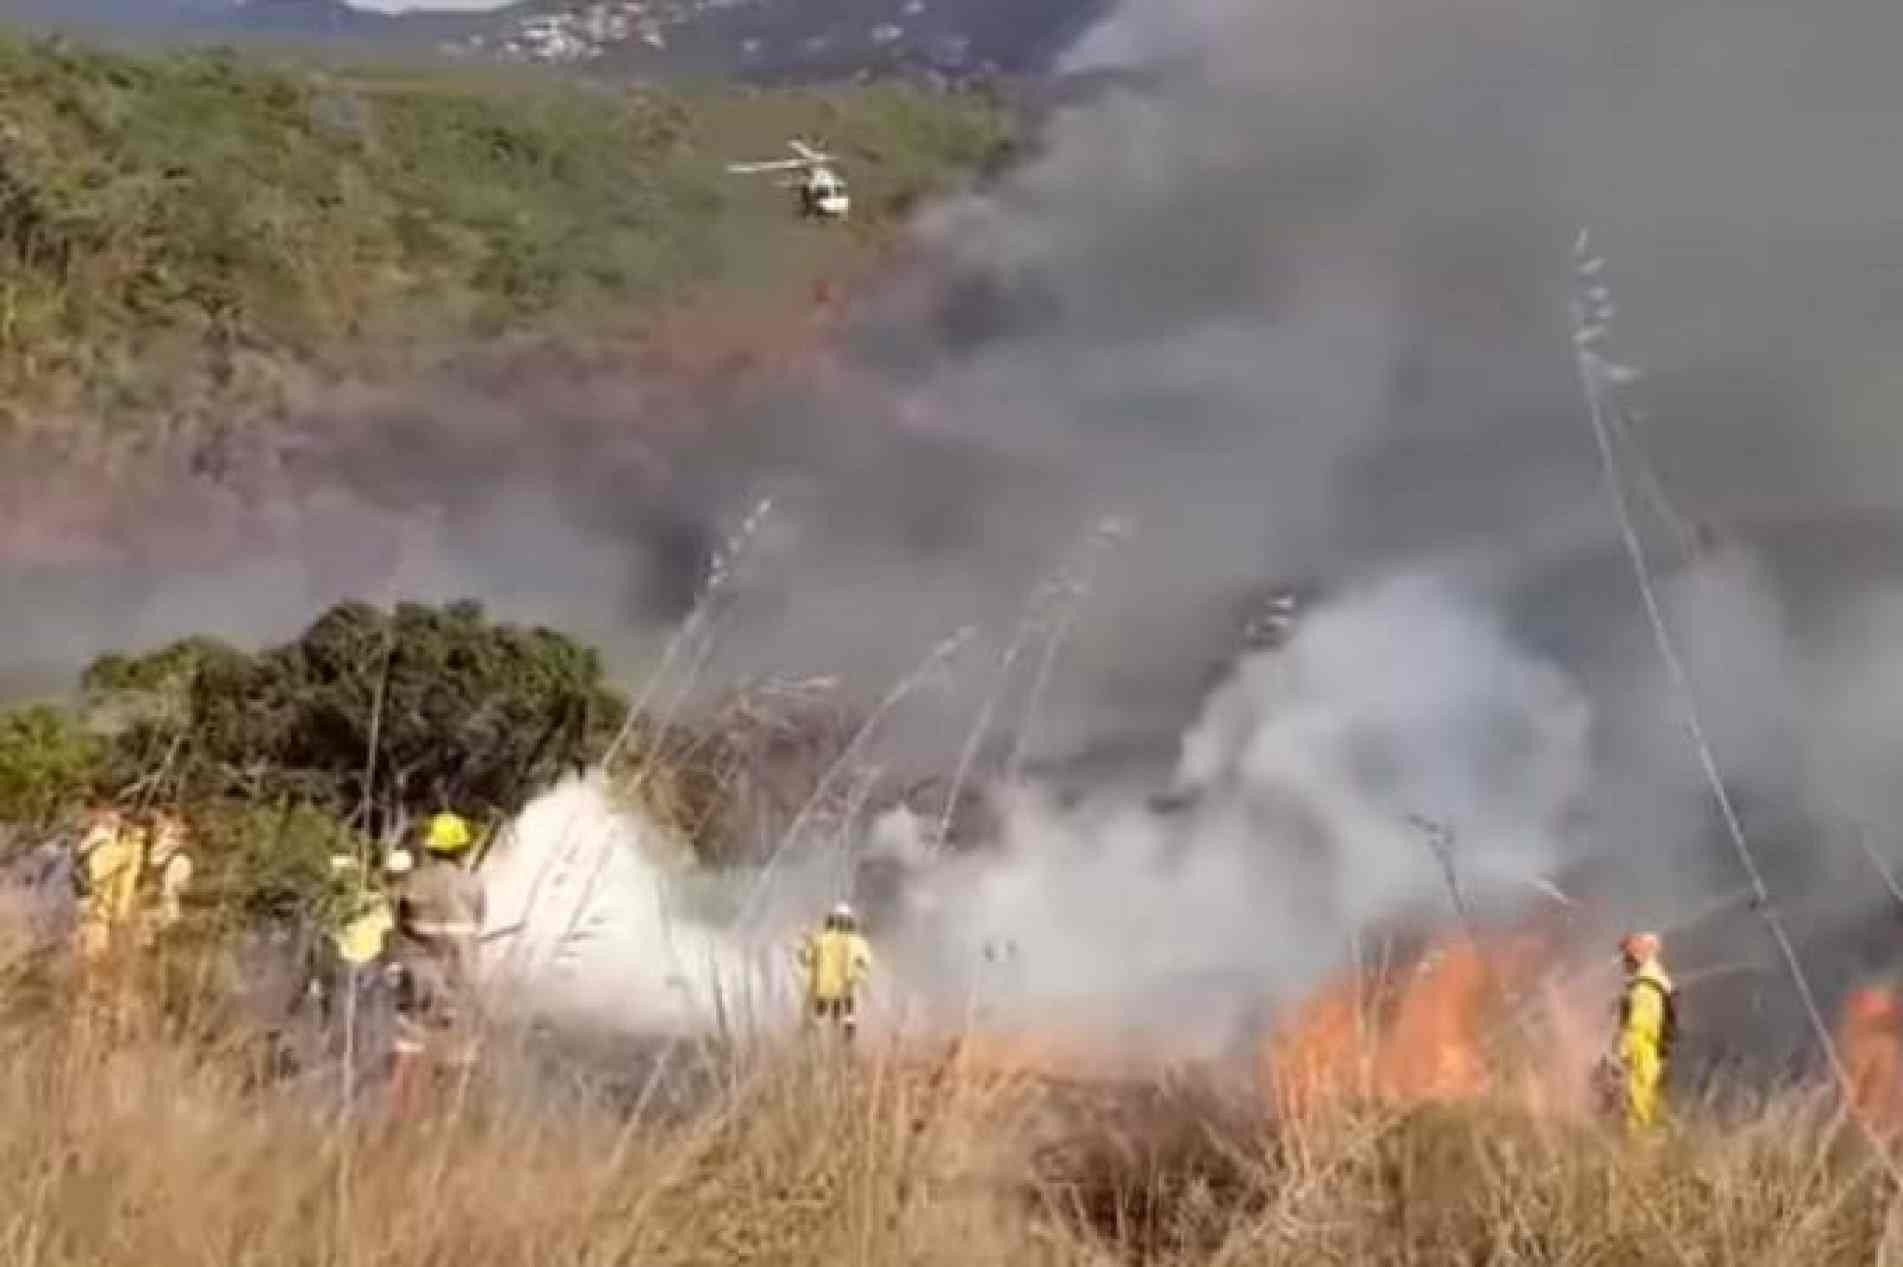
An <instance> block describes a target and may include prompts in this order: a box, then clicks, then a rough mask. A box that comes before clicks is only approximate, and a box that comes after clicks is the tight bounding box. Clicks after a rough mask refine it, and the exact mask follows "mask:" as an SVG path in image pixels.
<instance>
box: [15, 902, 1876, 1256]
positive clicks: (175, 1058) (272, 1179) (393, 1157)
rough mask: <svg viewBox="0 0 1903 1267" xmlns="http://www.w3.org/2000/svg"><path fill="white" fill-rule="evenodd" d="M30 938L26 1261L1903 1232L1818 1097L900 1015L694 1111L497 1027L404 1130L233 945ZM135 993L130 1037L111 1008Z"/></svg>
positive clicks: (1804, 1245) (1462, 1247)
mask: <svg viewBox="0 0 1903 1267" xmlns="http://www.w3.org/2000/svg"><path fill="white" fill-rule="evenodd" d="M19 930H20V925H19V924H18V922H17V921H9V923H8V924H7V932H8V934H9V937H8V945H7V946H6V947H5V949H4V952H0V953H4V954H5V956H6V957H5V959H4V966H3V967H0V987H4V995H3V997H4V998H5V999H6V1001H7V1007H6V1016H7V1024H6V1025H5V1026H4V1028H0V1048H3V1050H0V1055H3V1056H4V1061H3V1062H0V1193H4V1194H5V1198H6V1201H5V1215H4V1217H3V1218H0V1263H5V1264H19V1265H22V1267H24V1265H26V1264H35V1265H37V1267H65V1265H68V1264H72V1265H75V1267H76V1265H78V1264H82V1263H83V1264H88V1265H92V1267H101V1265H107V1264H126V1265H127V1267H132V1265H134V1264H136V1265H138V1267H148V1265H149V1264H153V1263H166V1264H205V1265H206V1267H229V1265H230V1264H234V1263H260V1264H262V1263H271V1264H285V1263H307V1264H345V1263H349V1264H382V1263H388V1264H399V1263H400V1264H404V1265H405V1267H428V1265H433V1264H442V1265H444V1267H448V1265H450V1264H454V1265H455V1267H486V1265H488V1264H495V1265H496V1267H501V1265H503V1264H519V1263H529V1262H533V1263H538V1264H550V1265H552V1264H611V1263H614V1264H620V1263H629V1264H631V1263H642V1264H681V1265H683V1267H685V1265H688V1264H696V1265H698V1264H708V1265H710V1267H711V1265H713V1264H729V1263H749V1262H751V1263H775V1264H815V1265H817V1264H827V1265H829V1267H837V1265H841V1264H864V1265H866V1267H886V1265H888V1264H899V1263H918V1264H946V1265H947V1267H952V1265H954V1264H955V1265H958V1267H965V1265H968V1264H1001V1265H1002V1264H1013V1265H1015V1264H1025V1265H1027V1267H1028V1265H1032V1264H1037V1265H1055V1264H1075V1265H1078V1267H1083V1265H1086V1264H1090V1265H1095V1264H1111V1263H1155V1264H1165V1263H1167V1264H1183V1265H1185V1267H1186V1265H1188V1264H1236V1265H1241V1264H1265V1265H1268V1267H1282V1265H1284V1264H1286V1265H1289V1267H1294V1265H1296V1264H1302V1265H1307V1264H1315V1263H1357V1264H1394V1265H1396V1267H1398V1265H1400V1264H1414V1263H1462V1264H1482V1263H1486V1264H1581V1265H1583V1264H1608V1265H1610V1264H1619V1265H1622V1267H1623V1265H1626V1264H1634V1265H1649V1264H1659V1265H1660V1267H1666V1265H1675V1267H1684V1265H1685V1264H1714V1265H1716V1264H1762V1265H1763V1267H1773V1265H1785V1264H1796V1263H1804V1264H1835V1263H1846V1264H1848V1263H1873V1262H1877V1263H1882V1262H1894V1261H1896V1258H1895V1255H1896V1253H1897V1252H1898V1249H1899V1246H1903V1240H1899V1239H1898V1232H1897V1228H1896V1227H1895V1226H1894V1225H1895V1223H1896V1213H1897V1209H1898V1205H1897V1202H1898V1194H1897V1192H1896V1189H1895V1186H1894V1185H1893V1183H1892V1182H1891V1181H1890V1180H1889V1179H1888V1177H1887V1172H1886V1171H1885V1169H1884V1167H1883V1166H1882V1165H1881V1164H1879V1162H1878V1161H1877V1159H1876V1158H1875V1157H1874V1155H1873V1154H1872V1153H1871V1152H1870V1151H1869V1149H1868V1147H1867V1146H1866V1144H1865V1143H1864V1142H1863V1141H1862V1139H1861V1137H1860V1136H1859V1135H1858V1133H1857V1132H1855V1131H1854V1130H1853V1129H1851V1128H1850V1127H1849V1126H1848V1125H1847V1124H1846V1123H1845V1121H1844V1120H1843V1118H1842V1116H1841V1115H1840V1114H1838V1113H1837V1112H1836V1111H1835V1107H1834V1105H1833V1103H1832V1102H1831V1100H1830V1099H1829V1097H1828V1096H1826V1095H1823V1094H1822V1093H1813V1092H1810V1091H1805V1090H1802V1089H1792V1090H1788V1091H1785V1092H1783V1093H1780V1094H1777V1095H1774V1096H1771V1097H1768V1098H1766V1099H1763V1100H1760V1101H1757V1102H1754V1103H1745V1104H1742V1105H1734V1107H1733V1108H1732V1109H1731V1110H1729V1111H1727V1112H1725V1113H1720V1112H1718V1111H1717V1110H1716V1109H1703V1108H1701V1107H1700V1106H1696V1105H1692V1106H1684V1109H1683V1112H1682V1114H1681V1123H1680V1125H1679V1127H1678V1128H1677V1129H1676V1130H1675V1131H1673V1132H1672V1133H1670V1134H1667V1135H1666V1136H1664V1137H1662V1138H1661V1139H1659V1140H1658V1141H1657V1142H1655V1143H1652V1144H1649V1145H1648V1144H1635V1143H1630V1142H1627V1141H1625V1140H1623V1139H1621V1138H1619V1137H1618V1136H1617V1135H1616V1134H1615V1133H1611V1132H1608V1131H1606V1130H1605V1129H1603V1128H1601V1127H1600V1126H1599V1125H1597V1124H1595V1123H1592V1122H1582V1121H1569V1120H1565V1119H1562V1118H1556V1117H1542V1116H1539V1115H1534V1114H1530V1113H1528V1112H1527V1111H1525V1110H1523V1109H1520V1108H1516V1107H1514V1106H1513V1104H1512V1103H1511V1102H1510V1101H1509V1100H1507V1099H1501V1100H1498V1101H1490V1100H1487V1099H1485V1098H1479V1099H1475V1100H1471V1101H1465V1102H1456V1103H1438V1104H1437V1103H1432V1102H1421V1103H1415V1104H1404V1105H1388V1106H1376V1105H1364V1106H1355V1105H1348V1104H1343V1105H1339V1106H1335V1107H1333V1108H1331V1109H1329V1110H1327V1111H1323V1112H1320V1113H1318V1114H1316V1115H1314V1116H1310V1117H1305V1118H1304V1119H1303V1120H1302V1121H1300V1122H1299V1123H1296V1124H1283V1125H1278V1124H1277V1123H1275V1122H1274V1121H1272V1120H1271V1118H1270V1116H1269V1115H1268V1114H1267V1113H1266V1112H1265V1111H1264V1110H1263V1108H1262V1101H1261V1099H1260V1098H1259V1097H1257V1096H1255V1095H1253V1094H1252V1092H1251V1091H1250V1089H1249V1088H1248V1087H1247V1086H1246V1085H1244V1084H1239V1083H1225V1082H1222V1081H1220V1080H1217V1079H1214V1078H1203V1077H1191V1076H1188V1075H1183V1076H1177V1077H1169V1076H1162V1075H1159V1076H1158V1077H1157V1078H1155V1079H1154V1080H1148V1081H1132V1082H1123V1083H1089V1082H1081V1081H1067V1080H1062V1079H1054V1078H1052V1077H1051V1076H1049V1074H1048V1072H1046V1073H1042V1074H1038V1075H1032V1074H1029V1073H1026V1072H1023V1071H1015V1070H1013V1069H1012V1068H1010V1067H1009V1066H1007V1065H1003V1064H996V1063H992V1064H979V1063H976V1062H974V1061H973V1060H971V1059H970V1058H969V1053H970V1051H971V1049H970V1048H968V1047H963V1048H961V1047H960V1046H959V1045H958V1044H955V1043H951V1044H947V1043H944V1042H937V1043H924V1042H918V1043H912V1044H900V1043H894V1042H889V1041H886V1040H884V1039H881V1038H879V1037H876V1036H870V1037H869V1038H867V1039H863V1040H862V1046H861V1047H860V1049H859V1051H858V1052H857V1054H856V1056H855V1057H854V1058H852V1059H851V1060H850V1061H842V1060H841V1059H840V1058H839V1056H838V1055H837V1053H836V1052H835V1051H833V1050H831V1049H829V1048H828V1047H827V1046H825V1045H824V1044H823V1043H821V1042H815V1041H814V1040H813V1039H812V1038H811V1037H810V1036H809V1037H808V1038H806V1039H793V1038H787V1039H780V1040H767V1041H762V1042H760V1043H759V1044H758V1045H756V1046H751V1047H746V1048H735V1047H732V1046H721V1045H717V1044H713V1043H707V1044H694V1043H689V1044H686V1045H684V1046H682V1047H680V1048H678V1049H677V1050H676V1051H675V1052H674V1053H673V1059H672V1062H671V1063H670V1064H669V1065H668V1066H667V1068H668V1069H669V1070H671V1072H670V1073H668V1074H667V1075H666V1077H667V1078H668V1079H669V1080H670V1085H671V1086H672V1087H673V1088H675V1089H676V1090H679V1089H681V1088H688V1089H690V1090H691V1094H690V1095H688V1096H687V1098H685V1099H682V1098H681V1097H679V1096H676V1097H674V1102H673V1103H672V1104H671V1105H669V1104H668V1100H669V1097H668V1096H665V1095H647V1096H645V1097H642V1096H635V1097H630V1096H628V1095H627V1094H626V1090H627V1084H628V1083H629V1081H630V1075H629V1072H628V1071H629V1070H631V1069H634V1068H635V1067H636V1065H635V1063H634V1061H633V1060H632V1059H630V1060H629V1061H628V1063H627V1068H625V1069H621V1070H615V1068H614V1063H613V1054H612V1052H610V1053H608V1058H607V1060H606V1061H604V1060H603V1059H602V1058H601V1055H600V1053H599V1052H597V1055H596V1057H595V1059H594V1060H593V1061H592V1062H587V1063H583V1062H576V1063H574V1064H572V1065H566V1066H565V1065H563V1064H561V1063H553V1064H551V1063H549V1062H547V1061H541V1062H531V1061H529V1060H527V1059H526V1058H525V1057H522V1056H520V1055H518V1054H516V1049H515V1048H513V1047H512V1046H510V1045H509V1044H507V1043H502V1042H498V1043H496V1044H494V1045H492V1048H491V1057H490V1059H489V1061H488V1062H487V1064H486V1065H485V1066H484V1067H483V1068H482V1069H481V1070H480V1072H479V1073H477V1074H476V1075H474V1076H473V1077H468V1078H465V1079H463V1080H461V1081H456V1080H453V1079H452V1080H449V1081H445V1082H444V1083H443V1084H441V1085H440V1086H439V1087H438V1088H437V1089H436V1093H435V1095H434V1097H433V1098H432V1099H430V1100H427V1101H424V1102H423V1103H422V1104H421V1105H420V1106H419V1109H418V1112H417V1113H416V1114H415V1116H412V1117H406V1118H402V1119H392V1118H390V1117H389V1116H387V1115H386V1114H385V1111H384V1107H385V1106H384V1105H383V1103H382V1102H381V1101H380V1100H378V1099H377V1098H376V1097H375V1096H371V1097H368V1098H366V1099H364V1100H362V1101H360V1102H359V1104H358V1107H357V1108H356V1110H355V1111H354V1112H352V1113H350V1114H344V1113H342V1112H340V1107H339V1103H338V1100H337V1098H336V1096H335V1094H334V1091H333V1089H332V1087H333V1085H334V1084H328V1083H325V1082H324V1081H322V1080H321V1079H308V1078H307V1079H304V1080H301V1081H279V1082H271V1081H268V1080H261V1078H260V1074H261V1072H262V1071H263V1069H264V1068H265V1064H266V1062H265V1061H264V1059H263V1058H262V1055H261V1053H262V1051H263V1046H262V1044H261V1042H260V1040H259V1034H258V1033H257V1031H256V1030H255V1029H254V1028H251V1027H250V1026H248V1025H247V1024H246V1023H244V1021H243V1020H242V1015H243V1014H242V1013H241V1012H240V1011H238V1010H235V1009H234V1008H232V1007H231V1006H229V1005H228V1002H225V1001H223V1000H222V996H221V993H220V991H221V990H222V989H223V988H224V987H223V986H222V985H221V984H220V983H221V982H225V981H228V980H230V979H234V975H233V974H234V972H235V966H234V965H232V964H230V963H221V964H214V965H212V966H211V968H209V969H207V968H206V966H205V965H204V964H200V963H196V962H193V961H189V960H186V961H181V962H176V963H173V964H172V965H170V971H168V972H165V973H163V974H161V975H159V976H155V975H151V974H150V973H149V972H148V971H146V970H143V969H138V968H134V969H132V970H131V971H130V973H129V975H128V976H126V977H124V978H122V981H144V982H146V984H147V988H146V989H145V990H143V991H142V992H138V993H125V994H115V993H113V987H112V986H110V985H108V986H107V987H105V988H104V989H103V990H102V993H101V994H100V995H99V996H98V997H100V998H104V999H117V1000H118V1002H119V1006H118V1008H117V1010H116V1011H109V1012H96V1013H86V1012H82V1011H80V1010H78V1009H77V1008H75V1007H74V1006H73V1005H72V1002H71V1001H72V1000H73V999H75V998H76V997H77V995H76V993H75V991H76V990H77V988H78V984H77V982H75V981H73V980H71V979H69V978H67V977H66V975H65V972H64V970H63V969H62V968H61V967H59V966H58V965H59V961H60V959H61V958H62V956H61V955H60V954H59V947H58V946H57V945H55V946H53V947H50V948H49V947H41V948H40V949H39V950H38V951H34V952H32V953H29V943H28V942H27V941H26V940H25V939H24V937H23V935H21V934H20V932H19ZM49 963H50V965H51V966H49ZM160 979H163V980H165V981H168V982H170V986H169V993H162V992H161V991H159V990H158V989H157V988H156V987H154V986H153V985H152V983H153V982H156V981H158V980H160ZM160 998H163V999H164V1000H165V1005H164V1006H163V1007H160V1006H155V1004H154V1001H155V1000H157V999H160ZM106 1015H112V1016H116V1017H117V1024H118V1025H119V1028H118V1029H116V1030H113V1031H111V1032H110V1033H108V1031H105V1030H102V1029H97V1028H93V1029H89V1028H88V1027H87V1025H86V1024H84V1023H82V1022H83V1021H84V1019H85V1018H86V1017H87V1016H93V1017H95V1018H96V1017H100V1016H106ZM102 1023H103V1022H100V1021H98V1020H95V1021H94V1024H95V1025H98V1024H102ZM604 1071H607V1072H610V1073H619V1075H620V1077H619V1079H618V1081H619V1083H620V1084H621V1086H620V1088H619V1090H611V1084H612V1083H615V1082H616V1081H617V1080H616V1079H615V1078H613V1077H604V1076H603V1073H604ZM632 1081H633V1082H634V1083H635V1084H637V1085H638V1086H643V1087H645V1086H646V1084H645V1082H644V1080H643V1078H642V1077H634V1078H633V1079H632ZM631 1099H632V1101H633V1103H632V1105H631ZM663 1105H666V1106H667V1107H657V1106H663Z"/></svg>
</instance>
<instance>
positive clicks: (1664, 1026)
mask: <svg viewBox="0 0 1903 1267" xmlns="http://www.w3.org/2000/svg"><path fill="white" fill-rule="evenodd" d="M1660 950H1661V947H1660V944H1659V938H1658V935H1657V934H1656V933H1629V934H1627V935H1626V936H1625V937H1623V938H1621V939H1620V942H1619V954H1620V956H1621V958H1622V959H1623V960H1624V961H1625V973H1626V980H1625V989H1624V990H1623V992H1622V993H1621V995H1620V998H1619V1045H1618V1068H1619V1072H1620V1074H1621V1076H1622V1078H1623V1082H1624V1108H1625V1122H1626V1127H1627V1129H1628V1130H1630V1131H1632V1132H1633V1133H1635V1134H1637V1133H1643V1132H1647V1131H1650V1130H1651V1129H1652V1128H1653V1127H1654V1126H1656V1125H1657V1124H1658V1122H1659V1119H1660V1115H1661V1110H1662V1109H1663V1107H1664V1105H1663V1101H1664V1087H1665V1075H1666V1071H1667V1069H1668V1068H1669V1066H1670V1062H1671V1056H1672V1047H1673V1044H1674V1042H1675V1041H1676V1039H1677V1035H1678V995H1677V991H1676V990H1675V989H1674V988H1673V986H1672V979H1671V978H1670V977H1669V976H1667V975H1666V974H1665V967H1664V965H1663V964H1662V963H1661V962H1660Z"/></svg>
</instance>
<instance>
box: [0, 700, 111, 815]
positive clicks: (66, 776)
mask: <svg viewBox="0 0 1903 1267" xmlns="http://www.w3.org/2000/svg"><path fill="white" fill-rule="evenodd" d="M105 755H106V752H105V745H104V744H103V743H102V742H101V741H100V740H99V739H98V738H97V737H96V736H94V735H91V734H89V733H87V732H86V731H85V730H84V729H83V728H82V727H81V726H80V724H79V723H78V721H77V720H76V719H75V718H74V717H73V716H72V715H70V714H69V713H66V712H63V711H61V710H59V709H56V708H52V707H48V706H45V705H36V706H34V707H31V708H24V709H20V710H18V711H15V712H10V713H0V823H11V824H14V825H17V826H25V827H29V828H35V829H38V828H44V827H47V826H49V825H51V824H52V822H53V820H54V819H56V818H57V817H58V816H59V815H60V814H61V813H62V812H64V811H66V810H69V809H71V808H73V807H74V806H75V805H77V804H78V803H80V802H81V801H83V800H85V799H86V798H87V797H89V796H91V795H92V794H93V793H94V791H95V789H96V786H97V784H98V782H99V780H100V778H101V776H102V774H103V772H104V763H105Z"/></svg>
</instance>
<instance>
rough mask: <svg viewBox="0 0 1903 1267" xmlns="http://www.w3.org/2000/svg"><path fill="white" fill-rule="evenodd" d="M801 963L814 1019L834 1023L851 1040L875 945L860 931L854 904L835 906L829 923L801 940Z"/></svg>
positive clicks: (870, 972) (829, 916) (856, 1026)
mask: <svg viewBox="0 0 1903 1267" xmlns="http://www.w3.org/2000/svg"><path fill="white" fill-rule="evenodd" d="M799 962H800V967H801V968H803V969H804V970H805V972H806V990H807V1000H808V1004H809V1008H810V1012H809V1015H810V1016H811V1018H812V1019H813V1020H815V1021H830V1022H832V1023H833V1024H835V1025H837V1026H839V1028H840V1029H841V1030H842V1031H843V1033H844V1034H845V1036H846V1038H847V1039H851V1038H852V1037H853V1035H854V1033H855V1032H856V1031H857V1029H858V1015H857V1012H858V995H859V991H860V989H861V988H862V987H864V985H865V983H866V980H867V979H868V978H869V977H870V976H871V974H872V947H871V946H869V945H867V944H866V939H865V938H864V937H862V936H861V935H860V934H859V921H858V918H857V917H856V916H855V915H854V914H853V911H852V907H850V906H848V905H847V904H846V903H844V902H841V903H840V904H839V905H837V906H835V907H833V909H832V913H831V914H829V915H827V917H826V923H825V926H824V927H823V928H821V929H820V931H818V932H817V933H811V934H808V936H807V937H806V939H805V940H804V941H803V942H801V944H800V949H799Z"/></svg>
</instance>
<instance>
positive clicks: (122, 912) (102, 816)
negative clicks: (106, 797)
mask: <svg viewBox="0 0 1903 1267" xmlns="http://www.w3.org/2000/svg"><path fill="white" fill-rule="evenodd" d="M145 852H146V849H145V832H144V830H143V829H142V828H140V827H139V826H138V825H137V824H136V823H134V822H132V821H130V820H129V819H128V818H127V817H126V816H125V815H124V814H122V813H120V812H119V811H118V810H116V809H102V810H96V811H94V813H93V814H92V816H91V821H90V822H89V823H88V824H87V828H86V832H85V834H84V835H83V836H81V837H80V840H79V845H78V848H77V850H76V853H77V855H78V856H77V858H76V861H77V863H78V865H77V866H76V867H75V868H74V870H73V881H74V885H75V887H76V889H77V890H78V893H77V896H78V898H79V903H80V910H79V929H78V946H77V949H78V951H79V957H80V960H81V961H82V962H83V963H86V964H89V965H90V964H97V963H99V962H100V961H102V960H103V959H104V958H105V957H106V955H107V954H108V953H109V952H110V951H111V950H112V947H113V943H114V941H115V940H117V934H118V932H119V930H120V929H121V928H123V927H125V925H126V923H127V922H128V921H129V920H130V919H131V918H132V914H133V911H134V908H135V905H136V903H137V901H138V893H139V875H140V873H141V872H142V871H143V870H144V869H145Z"/></svg>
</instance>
